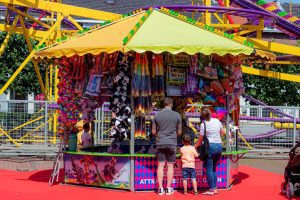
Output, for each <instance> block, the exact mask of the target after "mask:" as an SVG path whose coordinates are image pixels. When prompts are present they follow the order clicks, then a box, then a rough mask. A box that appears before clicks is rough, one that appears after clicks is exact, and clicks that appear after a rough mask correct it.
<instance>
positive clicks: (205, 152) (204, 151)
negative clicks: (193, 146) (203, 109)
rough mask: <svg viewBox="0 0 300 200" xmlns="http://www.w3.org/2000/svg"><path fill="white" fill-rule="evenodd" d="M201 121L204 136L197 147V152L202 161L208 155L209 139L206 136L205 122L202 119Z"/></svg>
mask: <svg viewBox="0 0 300 200" xmlns="http://www.w3.org/2000/svg"><path fill="white" fill-rule="evenodd" d="M202 123H203V125H204V136H203V140H202V143H201V146H199V148H198V152H199V158H200V160H201V161H204V160H206V158H207V157H208V150H209V141H208V138H207V136H206V124H205V122H204V121H202Z"/></svg>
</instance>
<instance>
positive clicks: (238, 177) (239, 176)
mask: <svg viewBox="0 0 300 200" xmlns="http://www.w3.org/2000/svg"><path fill="white" fill-rule="evenodd" d="M249 177H250V176H249V175H248V174H245V173H243V172H239V173H238V174H237V175H236V177H234V179H235V181H234V182H233V184H234V185H238V184H240V183H242V182H243V180H245V179H247V178H249Z"/></svg>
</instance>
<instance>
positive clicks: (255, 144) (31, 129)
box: [0, 101, 300, 155]
mask: <svg viewBox="0 0 300 200" xmlns="http://www.w3.org/2000/svg"><path fill="white" fill-rule="evenodd" d="M51 105H52V102H45V101H0V153H1V154H3V152H4V150H7V151H6V152H8V151H10V152H18V154H26V153H25V152H26V151H27V152H28V151H31V153H32V154H36V155H37V154H39V153H40V152H44V154H47V152H48V154H49V153H50V154H51V153H53V152H55V151H57V148H56V144H57V140H58V138H57V135H56V132H57V123H56V120H55V118H56V117H57V114H56V111H55V110H54V109H52V107H51ZM196 114H197V113H196ZM95 115H96V120H95V123H94V124H95V127H94V130H95V131H94V133H95V134H94V142H95V144H108V143H110V142H111V139H110V138H109V131H110V128H111V125H110V121H111V111H110V110H109V103H104V104H103V105H102V107H101V108H98V109H97V110H96V111H95ZM197 116H198V115H197ZM197 116H190V117H189V123H191V124H192V125H193V128H195V129H198V128H199V127H197V124H198V121H195V120H197ZM193 120H194V121H193ZM147 126H149V123H147ZM146 128H148V129H149V127H146ZM148 131H149V130H148ZM240 132H241V134H240V136H239V137H238V140H239V146H240V148H244V149H250V150H251V151H252V152H288V151H289V150H290V149H291V148H292V146H294V145H295V143H296V142H297V141H299V140H300V108H299V107H274V106H241V109H240Z"/></svg>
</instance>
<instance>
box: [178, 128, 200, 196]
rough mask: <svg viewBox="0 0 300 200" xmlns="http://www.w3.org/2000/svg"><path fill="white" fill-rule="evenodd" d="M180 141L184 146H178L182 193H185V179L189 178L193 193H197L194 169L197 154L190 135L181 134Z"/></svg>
mask: <svg viewBox="0 0 300 200" xmlns="http://www.w3.org/2000/svg"><path fill="white" fill-rule="evenodd" d="M182 142H183V144H184V146H183V147H181V148H180V153H181V162H182V178H183V188H184V194H187V185H188V183H187V180H188V178H190V179H191V180H192V184H193V189H194V194H195V195H197V194H198V190H197V181H196V171H195V158H197V157H198V156H199V155H198V153H197V151H196V149H195V147H193V146H191V137H190V136H189V135H187V134H185V135H183V138H182Z"/></svg>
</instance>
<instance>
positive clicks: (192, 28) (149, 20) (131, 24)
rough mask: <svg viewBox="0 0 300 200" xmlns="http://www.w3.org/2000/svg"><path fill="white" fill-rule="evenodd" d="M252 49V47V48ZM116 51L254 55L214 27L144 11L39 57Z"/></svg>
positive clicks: (163, 12)
mask: <svg viewBox="0 0 300 200" xmlns="http://www.w3.org/2000/svg"><path fill="white" fill-rule="evenodd" d="M244 44H245V45H244ZM250 46H251V45H250ZM115 51H122V52H129V51H134V52H138V53H142V52H146V51H151V52H154V53H162V52H169V53H172V54H177V53H180V52H185V53H187V54H190V55H193V54H195V53H203V54H205V55H210V54H213V53H216V54H218V55H221V56H223V55H225V54H232V55H239V54H244V55H250V54H251V53H252V52H253V48H251V47H249V44H248V42H247V41H240V40H239V39H238V38H234V37H233V35H229V34H226V33H224V32H221V31H219V30H215V29H214V28H213V27H209V26H206V25H203V24H201V23H199V22H196V21H194V20H192V19H191V18H188V17H186V16H183V15H180V14H178V13H176V12H173V11H172V12H170V11H169V10H167V9H161V10H156V9H154V10H152V9H150V10H148V11H141V12H139V13H136V14H133V15H131V16H127V17H124V18H121V19H119V20H116V21H113V22H111V23H110V24H107V25H105V26H102V27H100V28H99V29H94V30H91V31H89V32H86V33H85V34H83V35H81V36H79V37H76V38H74V39H69V40H66V41H64V42H62V43H58V44H57V45H53V46H52V47H48V48H45V49H41V50H39V51H37V52H36V53H35V57H40V58H44V57H48V58H51V57H57V58H59V57H62V56H67V57H70V56H73V55H84V54H88V53H90V54H94V55H97V54H99V53H101V52H106V53H113V52H115Z"/></svg>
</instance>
